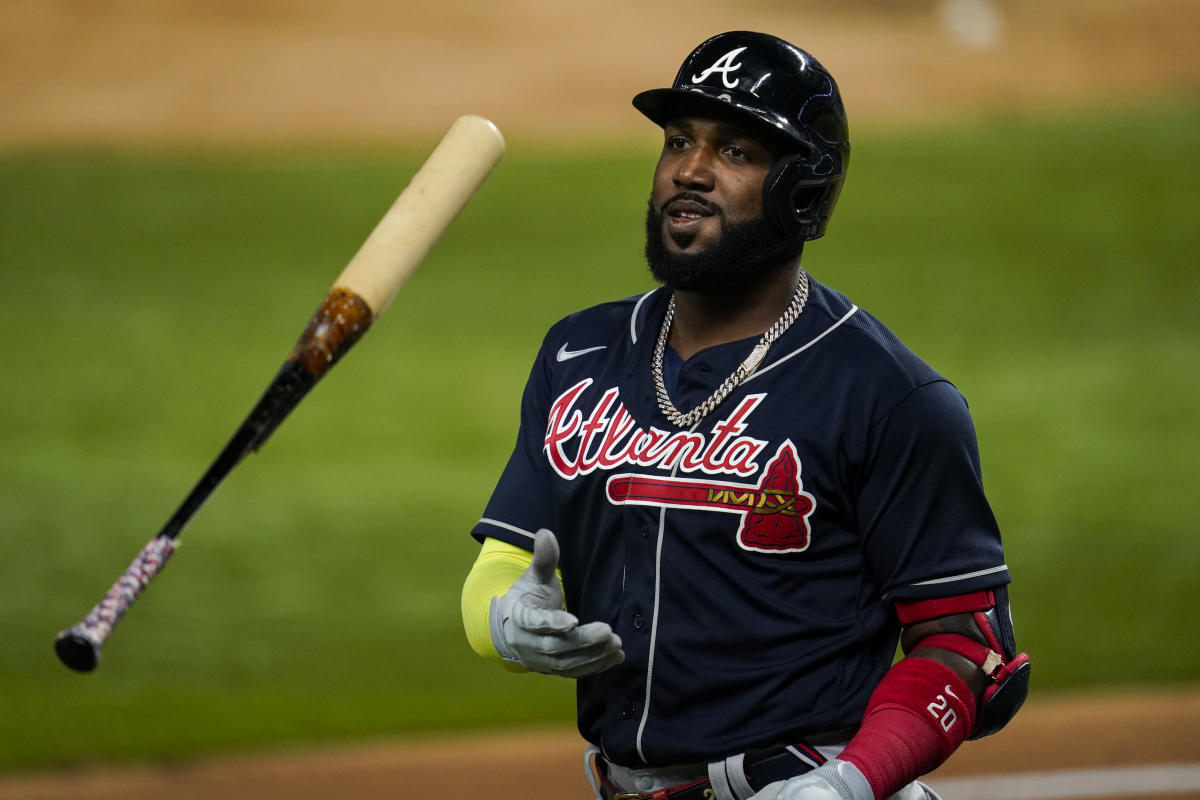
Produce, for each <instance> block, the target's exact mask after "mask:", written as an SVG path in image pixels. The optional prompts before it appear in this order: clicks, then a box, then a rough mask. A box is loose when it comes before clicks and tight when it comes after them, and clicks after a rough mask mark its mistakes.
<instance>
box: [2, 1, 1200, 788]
mask: <svg viewBox="0 0 1200 800" xmlns="http://www.w3.org/2000/svg"><path fill="white" fill-rule="evenodd" d="M953 7H954V8H958V10H959V11H958V13H968V21H967V22H962V21H956V20H960V19H961V18H960V17H954V16H953V15H950V16H947V14H948V13H949V12H947V11H946V9H949V8H952V6H951V5H947V4H944V3H942V2H937V1H935V0H891V1H890V2H889V1H888V0H840V2H815V0H744V1H743V2H741V3H739V4H730V3H719V2H716V0H694V2H692V3H690V4H688V5H687V7H686V8H681V7H680V6H679V5H678V4H658V5H653V6H651V5H648V4H646V3H643V2H641V0H607V1H606V2H604V3H577V2H572V1H571V0H562V1H560V2H551V1H550V0H504V1H502V2H494V3H491V4H485V3H477V2H472V1H471V0H342V2H338V3H333V2H328V0H155V1H154V2H139V0H5V1H4V2H2V3H0V146H13V147H24V146H44V145H62V144H66V145H97V144H100V145H108V146H135V145H145V144H150V145H170V144H176V143H184V144H220V145H236V144H241V143H246V142H250V143H257V144H280V143H293V142H300V143H309V142H318V143H320V142H364V141H365V142H388V141H399V140H404V139H410V138H413V137H422V138H426V139H427V138H428V137H431V136H436V135H438V134H440V132H441V131H442V130H444V129H445V128H446V127H447V126H448V125H449V123H450V121H452V120H453V119H454V118H455V117H457V116H458V115H460V114H463V113H478V114H483V115H485V116H488V117H489V118H491V119H493V120H494V121H496V122H497V123H498V124H499V126H500V127H501V129H502V130H504V131H505V133H506V134H508V135H509V137H510V139H512V140H513V141H514V142H519V141H520V140H521V139H522V137H524V138H526V139H540V140H547V141H550V142H555V141H558V142H561V143H562V144H563V145H564V146H570V145H572V144H574V143H576V142H577V141H578V140H580V139H591V138H602V137H607V136H620V137H643V138H645V139H646V140H647V141H652V140H653V139H655V138H656V136H657V135H656V133H655V132H654V131H653V130H652V129H651V128H650V126H648V125H647V123H645V121H644V120H643V119H642V118H641V117H640V116H639V115H637V114H636V112H634V111H633V110H632V108H631V107H630V105H629V98H630V97H631V96H632V95H633V94H634V93H635V92H637V91H639V90H641V89H644V88H649V87H651V86H658V85H665V84H666V83H667V82H668V81H669V80H670V78H671V77H672V76H673V74H674V72H675V69H676V68H677V66H678V64H679V62H680V60H681V59H682V57H683V56H684V55H685V54H686V53H687V51H688V50H689V49H690V48H691V47H692V46H694V45H695V44H696V43H698V42H699V41H700V40H701V39H702V38H704V37H705V36H707V35H709V34H711V33H715V32H717V31H720V30H726V29H734V28H750V29H758V30H767V31H770V32H773V33H778V34H779V35H782V36H784V37H785V38H788V39H790V40H792V41H795V42H796V43H798V44H800V45H801V46H804V47H806V48H808V49H810V50H811V51H812V52H813V53H814V54H816V55H817V57H818V58H820V59H821V60H822V61H823V62H824V63H825V64H826V65H827V66H828V67H830V69H831V70H832V71H833V73H834V74H835V75H836V76H837V77H838V80H839V83H840V84H841V87H842V91H843V94H844V95H845V96H846V99H847V106H848V109H849V112H850V115H851V127H852V130H854V129H855V127H856V126H859V125H860V124H862V123H863V122H864V121H865V122H866V123H867V124H872V125H874V124H880V125H882V124H889V123H891V122H893V121H894V122H900V123H904V122H910V121H918V120H920V119H923V118H927V117H929V116H930V115H937V116H954V115H960V114H974V113H979V112H991V111H996V110H1001V111H1002V110H1005V109H1025V108H1034V109H1037V108H1054V107H1059V106H1062V105H1065V104H1070V103H1073V102H1076V101H1082V102H1086V103H1090V104H1098V105H1111V104H1117V105H1119V104H1120V103H1122V102H1123V100H1124V99H1125V98H1131V97H1132V98H1143V97H1154V96H1159V95H1162V96H1169V95H1170V94H1172V93H1177V92H1181V91H1190V92H1195V91H1196V90H1197V88H1200V47H1197V43H1200V2H1198V1H1197V0H1058V2H1054V3H1046V2H1043V0H1008V2H997V3H996V4H995V8H997V9H998V10H999V12H1000V14H999V16H998V17H988V16H987V14H986V12H981V11H979V8H978V7H977V5H976V3H973V2H966V1H965V0H964V2H961V3H957V4H955V5H953ZM971 8H976V11H977V14H976V16H975V17H974V18H973V19H974V22H970V18H969V10H970V9H971ZM962 9H967V12H963V11H962ZM651 157H652V155H651V154H650V153H648V155H647V158H651ZM1035 659H1036V654H1035ZM581 748H582V743H581V742H580V741H579V739H578V737H577V736H576V734H575V733H574V732H573V731H572V730H558V731H544V732H535V733H521V734H512V735H507V736H488V737H467V736H463V737H458V738H453V739H445V738H442V739H434V740H429V741H420V742H417V741H397V742H384V743H373V744H368V745H364V746H361V747H350V746H347V747H345V748H336V749H331V750H322V751H320V752H299V753H288V754H282V755H268V756H262V757H249V756H247V757H238V758H233V759H229V760H221V761H202V762H191V763H181V764H175V765H170V766H143V767H111V768H109V767H102V768H88V769H80V770H72V771H66V772H59V773H53V774H38V775H24V776H21V775H15V776H8V777H0V798H29V799H30V800H42V799H43V798H63V797H72V798H79V800H101V799H107V798H118V797H120V798H151V797H153V798H180V799H181V800H191V799H192V798H212V797H221V798H230V799H231V800H239V799H240V798H251V797H253V798H314V799H316V798H343V797H361V798H374V797H404V798H408V799H409V800H412V799H413V798H472V797H514V798H517V797H519V798H522V800H539V799H541V798H544V799H545V800H562V799H563V798H580V799H581V800H582V798H586V797H587V789H586V786H585V785H584V784H583V782H582V772H581V769H580V763H581V762H580V752H581ZM1169 763H1200V691H1191V692H1187V693H1183V694H1153V695H1145V696H1133V695H1128V694H1120V695H1114V696H1105V697H1080V698H1068V699H1059V700H1051V701H1042V700H1040V699H1037V698H1035V700H1034V701H1031V704H1030V706H1029V707H1028V708H1027V709H1026V710H1025V711H1024V712H1022V714H1021V716H1020V717H1018V719H1017V721H1016V722H1014V724H1013V725H1012V726H1011V727H1010V728H1008V729H1006V730H1005V731H1004V732H1002V733H1001V734H1000V735H998V736H996V737H993V738H991V739H989V740H986V741H983V742H977V743H971V744H968V745H967V746H966V747H965V748H964V749H963V750H962V751H961V752H960V753H959V754H957V755H956V756H955V757H954V759H952V761H951V762H950V764H949V765H947V767H946V768H944V770H942V771H940V772H939V773H938V776H947V777H954V776H959V775H968V774H997V773H1009V772H1029V771H1035V770H1048V769H1056V768H1074V767H1097V766H1115V765H1132V764H1169ZM936 777H937V776H935V778H936ZM935 783H936V780H935ZM1109 796H1114V797H1120V796H1132V795H1109ZM1167 796H1168V795H1148V794H1142V795H1139V797H1141V798H1150V797H1167ZM1169 796H1170V797H1173V798H1181V797H1200V792H1195V791H1191V792H1186V793H1174V794H1171V795H1169ZM947 800H953V798H947Z"/></svg>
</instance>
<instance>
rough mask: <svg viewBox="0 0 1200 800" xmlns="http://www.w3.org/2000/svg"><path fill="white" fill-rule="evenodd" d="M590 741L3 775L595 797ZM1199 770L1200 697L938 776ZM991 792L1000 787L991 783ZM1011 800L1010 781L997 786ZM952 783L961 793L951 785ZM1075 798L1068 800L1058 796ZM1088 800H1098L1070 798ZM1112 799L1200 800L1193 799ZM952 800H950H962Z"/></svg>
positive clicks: (1172, 696)
mask: <svg viewBox="0 0 1200 800" xmlns="http://www.w3.org/2000/svg"><path fill="white" fill-rule="evenodd" d="M582 752H583V742H582V740H581V739H579V737H578V735H577V734H576V733H575V732H574V731H573V730H570V729H564V730H551V731H538V732H533V733H512V734H508V735H491V736H460V737H456V738H433V739H427V740H424V741H395V742H383V743H374V744H369V745H363V746H359V747H343V748H336V749H326V750H321V751H311V752H293V753H286V754H276V755H267V756H261V757H249V756H244V757H238V758H231V759H227V760H220V761H201V762H192V763H184V764H179V765H173V766H143V767H104V768H92V769H86V770H77V771H70V772H60V773H54V774H42V775H29V776H10V777H8V778H0V797H4V798H21V799H22V800H58V798H68V797H69V798H73V800H117V799H118V798H122V799H124V800H128V799H129V798H173V800H208V798H222V800H251V798H255V799H257V800H273V799H274V798H278V799H279V800H284V799H285V798H287V799H288V800H292V799H294V798H304V800H335V798H339V799H340V798H405V800H435V798H440V799H441V800H449V799H457V798H464V799H465V798H489V797H495V798H520V800H572V799H574V800H586V799H587V798H588V796H589V791H588V788H587V784H586V783H585V782H584V778H583V768H582V763H583V762H582ZM1197 762H1200V690H1192V691H1190V692H1182V693H1161V694H1116V695H1111V696H1107V697H1105V698H1098V697H1083V696H1079V697H1067V698H1061V699H1056V700H1049V701H1037V700H1033V701H1030V703H1029V704H1027V706H1026V707H1025V708H1024V709H1022V711H1021V713H1020V714H1019V715H1018V716H1017V718H1016V719H1015V720H1014V721H1013V722H1012V724H1011V725H1009V726H1008V727H1007V728H1005V730H1003V731H1001V732H1000V733H998V734H996V735H995V736H992V737H990V738H988V739H984V740H981V741H978V742H968V743H967V744H965V745H964V746H963V748H962V749H961V750H959V751H958V752H957V753H956V754H955V755H954V757H953V758H952V759H951V760H950V761H949V762H948V763H947V764H946V766H945V767H943V768H942V769H941V770H938V771H937V772H935V773H934V774H933V776H932V777H931V778H930V783H931V784H932V785H934V786H935V787H937V785H938V781H939V780H942V781H945V780H953V779H956V778H959V777H961V776H965V775H987V776H1003V775H1020V774H1022V773H1033V772H1043V771H1049V770H1062V769H1081V768H1096V767H1117V766H1129V765H1147V764H1149V765H1168V764H1187V763H1190V764H1195V763H1197ZM988 783H989V784H991V783H993V781H988ZM994 783H995V784H996V788H995V789H994V791H998V792H999V793H998V794H996V795H993V796H998V797H1005V795H1004V793H1003V778H1001V777H997V778H996V779H995V781H994ZM946 785H947V786H951V785H952V784H946ZM1050 796H1057V797H1065V796H1068V795H1062V794H1058V795H1050V794H1047V795H1046V797H1050ZM1070 796H1072V797H1088V795H1070ZM1104 796H1105V797H1110V798H1132V797H1137V798H1139V800H1153V798H1167V797H1170V798H1173V800H1182V798H1197V797H1200V787H1198V786H1196V785H1193V786H1192V788H1191V789H1190V790H1185V791H1178V792H1171V793H1155V794H1146V793H1142V794H1136V795H1135V794H1131V793H1117V794H1113V793H1108V794H1105V795H1104ZM956 797H957V795H947V796H946V800H956Z"/></svg>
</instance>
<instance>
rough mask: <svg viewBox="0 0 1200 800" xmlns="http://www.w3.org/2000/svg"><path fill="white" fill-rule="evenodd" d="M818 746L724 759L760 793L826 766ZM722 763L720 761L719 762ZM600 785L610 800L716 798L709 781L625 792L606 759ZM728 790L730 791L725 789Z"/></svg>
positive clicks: (802, 745) (790, 747)
mask: <svg viewBox="0 0 1200 800" xmlns="http://www.w3.org/2000/svg"><path fill="white" fill-rule="evenodd" d="M825 760H826V759H825V757H824V756H822V755H821V754H820V753H819V752H818V751H817V749H816V748H815V747H813V746H812V745H810V744H808V743H807V742H797V743H796V744H793V745H787V746H781V747H773V748H770V749H767V750H756V751H751V752H747V753H745V754H744V756H740V757H738V756H735V757H734V758H733V759H725V768H726V769H728V767H729V765H730V763H731V762H733V763H737V762H740V763H741V771H742V773H743V775H744V778H745V782H746V783H747V784H749V786H750V787H751V788H752V789H753V790H756V791H757V790H760V789H762V788H763V787H764V786H766V785H767V784H770V783H774V782H775V781H782V780H787V779H788V778H794V777H796V776H797V775H803V774H804V773H805V772H808V771H809V770H811V769H813V768H814V767H819V766H820V765H821V764H824V763H825ZM716 763H717V764H720V763H721V762H716ZM596 766H597V770H596V771H597V772H598V773H599V777H600V786H601V788H602V789H603V790H604V794H605V797H607V798H608V800H713V798H714V797H717V796H719V795H717V794H716V793H715V792H714V790H713V782H712V780H711V779H710V778H700V779H698V780H694V781H690V782H688V783H681V784H677V785H675V786H667V787H665V788H662V789H658V790H655V791H652V792H628V791H622V790H621V789H620V787H618V786H615V785H614V784H613V783H612V781H610V780H609V778H608V775H607V774H606V771H605V769H604V759H602V758H597V759H596ZM726 791H728V790H726Z"/></svg>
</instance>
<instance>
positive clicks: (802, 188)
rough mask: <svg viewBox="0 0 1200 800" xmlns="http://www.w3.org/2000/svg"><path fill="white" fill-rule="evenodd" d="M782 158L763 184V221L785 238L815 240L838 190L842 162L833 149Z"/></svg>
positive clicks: (819, 234) (822, 231)
mask: <svg viewBox="0 0 1200 800" xmlns="http://www.w3.org/2000/svg"><path fill="white" fill-rule="evenodd" d="M813 158H814V154H808V153H806V154H801V155H793V156H785V157H783V158H781V159H779V160H778V161H776V162H775V164H774V165H773V166H772V167H771V171H770V172H768V173H767V177H766V180H764V181H763V208H764V209H765V211H766V215H767V218H768V219H770V220H771V221H772V222H774V223H775V224H776V225H777V226H778V227H779V229H780V230H782V231H783V232H784V233H785V234H787V235H788V236H792V237H795V238H797V239H804V240H808V239H817V238H819V237H821V236H822V235H824V233H825V226H826V225H828V224H829V216H830V214H831V213H832V212H833V206H834V204H835V203H836V202H837V198H838V195H839V194H840V193H841V190H842V178H843V177H844V176H845V174H846V164H845V160H844V158H843V156H842V154H841V153H840V152H838V151H837V150H833V151H829V152H824V153H821V154H819V156H817V158H816V160H815V161H814V160H813Z"/></svg>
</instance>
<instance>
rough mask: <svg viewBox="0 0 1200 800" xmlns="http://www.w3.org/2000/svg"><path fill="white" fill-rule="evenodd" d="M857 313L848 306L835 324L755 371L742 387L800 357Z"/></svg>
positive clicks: (743, 382)
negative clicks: (793, 358)
mask: <svg viewBox="0 0 1200 800" xmlns="http://www.w3.org/2000/svg"><path fill="white" fill-rule="evenodd" d="M857 311H858V306H850V310H849V311H847V312H846V313H845V314H844V315H842V318H841V319H839V320H838V321H837V322H835V323H833V324H832V325H830V326H829V327H828V328H826V329H825V330H823V331H821V333H819V334H818V335H817V336H815V337H813V338H812V339H811V340H809V341H808V342H807V343H806V344H804V345H802V346H800V347H797V348H796V349H795V350H793V351H792V352H790V353H788V354H787V355H786V356H783V357H782V358H780V359H779V360H777V361H773V362H771V364H770V365H769V366H766V367H763V368H762V369H758V370H755V371H754V374H753V375H751V376H750V377H749V378H746V380H744V381H742V385H745V384H747V383H749V382H750V381H752V380H754V379H755V378H757V377H758V376H759V375H762V374H764V373H767V372H770V371H771V370H773V369H775V368H776V367H778V366H779V365H780V364H782V363H783V362H785V361H787V360H788V359H789V358H791V357H792V356H797V355H800V354H801V353H803V352H804V351H805V350H807V349H808V348H810V347H812V346H813V345H814V344H816V343H817V342H819V341H821V340H822V339H824V338H825V337H826V336H828V335H829V334H831V333H833V332H834V331H835V330H837V329H838V328H839V327H840V326H841V324H842V323H843V322H845V321H846V320H848V319H850V317H852V316H854V314H855V313H856V312H857Z"/></svg>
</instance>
